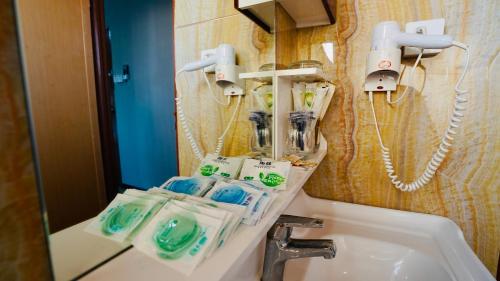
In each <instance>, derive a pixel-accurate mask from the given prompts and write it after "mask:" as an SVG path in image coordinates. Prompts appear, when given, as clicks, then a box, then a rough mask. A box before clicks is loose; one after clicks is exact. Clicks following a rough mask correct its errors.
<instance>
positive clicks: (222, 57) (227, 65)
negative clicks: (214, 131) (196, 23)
mask: <svg viewBox="0 0 500 281" xmlns="http://www.w3.org/2000/svg"><path fill="white" fill-rule="evenodd" d="M208 51H211V53H213V55H210V56H209V57H207V58H205V59H202V60H199V61H194V62H190V63H187V64H185V65H184V66H183V67H182V68H181V69H179V70H178V71H177V73H176V75H175V79H176V83H175V85H176V89H177V97H176V99H175V100H176V104H177V116H178V119H179V122H180V124H181V127H182V129H183V131H184V133H185V135H186V138H187V139H188V141H189V143H190V145H191V148H192V150H193V152H194V154H195V156H196V158H198V159H199V160H202V159H203V152H202V151H201V149H200V147H199V146H198V144H197V143H196V140H195V138H194V136H193V134H192V133H191V130H190V128H189V124H188V122H187V119H186V115H185V113H184V109H183V106H182V93H181V91H180V87H179V85H178V81H177V77H178V76H179V75H180V74H181V73H182V72H192V71H195V70H200V69H204V68H206V67H208V66H211V65H215V83H216V84H217V85H218V86H220V87H221V88H223V89H224V95H225V96H227V99H228V100H227V103H222V102H220V101H219V99H217V98H216V96H215V94H214V92H213V90H212V86H211V85H210V81H208V78H207V75H206V73H205V72H203V76H204V78H205V81H206V83H207V86H208V90H209V93H210V97H211V98H212V99H214V100H215V101H216V102H217V103H219V104H221V105H225V106H227V105H229V104H230V97H231V96H238V101H237V105H236V108H235V109H234V111H233V114H232V115H231V119H230V120H229V123H228V124H227V126H226V128H225V130H224V131H223V132H222V134H221V136H220V137H219V138H218V139H217V146H216V148H215V151H214V153H215V154H220V152H221V150H222V147H223V145H224V137H225V136H226V134H227V133H228V131H229V128H230V127H231V125H232V124H233V123H234V120H235V118H236V114H237V112H238V110H239V108H240V105H241V96H242V95H243V94H244V83H243V81H242V80H241V79H239V72H240V69H239V66H238V65H236V54H235V51H234V48H233V46H231V45H229V44H220V45H219V46H218V47H217V48H215V49H212V50H208Z"/></svg>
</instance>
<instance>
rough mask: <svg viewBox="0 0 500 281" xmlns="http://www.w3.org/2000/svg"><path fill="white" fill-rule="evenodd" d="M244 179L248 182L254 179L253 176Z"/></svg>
mask: <svg viewBox="0 0 500 281" xmlns="http://www.w3.org/2000/svg"><path fill="white" fill-rule="evenodd" d="M243 179H244V180H246V181H251V180H253V177H252V176H246V177H244V178H243Z"/></svg>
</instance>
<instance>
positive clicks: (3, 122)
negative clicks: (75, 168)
mask: <svg viewBox="0 0 500 281" xmlns="http://www.w3.org/2000/svg"><path fill="white" fill-rule="evenodd" d="M18 52H19V49H18V46H17V36H16V25H15V19H14V9H13V1H10V0H0V229H1V231H0V280H50V279H51V275H50V267H49V260H48V250H47V244H46V240H45V233H44V226H43V221H42V215H41V212H40V205H39V197H38V193H37V189H36V182H35V171H34V166H33V158H32V154H31V142H30V136H29V128H28V119H27V114H26V109H25V100H24V94H23V85H22V73H21V67H20V65H21V64H20V58H19V55H18V54H19V53H18Z"/></svg>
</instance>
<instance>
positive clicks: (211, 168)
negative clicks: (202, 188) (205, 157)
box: [200, 165, 219, 177]
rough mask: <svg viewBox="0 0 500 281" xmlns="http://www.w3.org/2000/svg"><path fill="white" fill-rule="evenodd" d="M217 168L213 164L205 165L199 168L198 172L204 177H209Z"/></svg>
mask: <svg viewBox="0 0 500 281" xmlns="http://www.w3.org/2000/svg"><path fill="white" fill-rule="evenodd" d="M218 170H219V167H217V166H213V165H205V166H202V167H201V168H200V173H201V174H202V175H204V176H206V177H209V176H211V175H213V174H215V172H217V171H218Z"/></svg>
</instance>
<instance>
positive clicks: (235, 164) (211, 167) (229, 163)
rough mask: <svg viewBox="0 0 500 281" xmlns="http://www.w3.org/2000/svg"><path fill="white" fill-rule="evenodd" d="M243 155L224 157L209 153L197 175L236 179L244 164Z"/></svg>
mask: <svg viewBox="0 0 500 281" xmlns="http://www.w3.org/2000/svg"><path fill="white" fill-rule="evenodd" d="M243 160H244V159H243V158H241V157H223V156H219V155H216V154H207V156H205V158H204V159H203V160H202V161H201V164H200V166H199V167H198V169H197V170H196V172H195V174H194V175H195V176H197V177H216V178H218V179H220V178H222V179H236V178H238V175H239V173H240V170H241V165H242V164H243Z"/></svg>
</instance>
